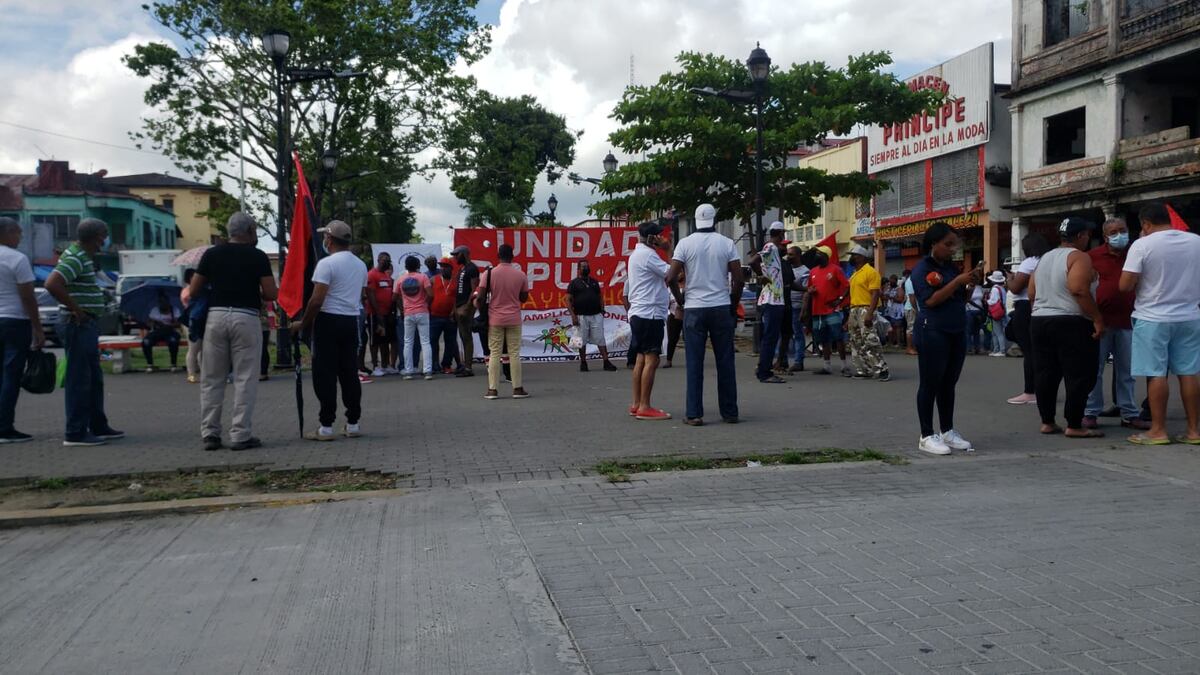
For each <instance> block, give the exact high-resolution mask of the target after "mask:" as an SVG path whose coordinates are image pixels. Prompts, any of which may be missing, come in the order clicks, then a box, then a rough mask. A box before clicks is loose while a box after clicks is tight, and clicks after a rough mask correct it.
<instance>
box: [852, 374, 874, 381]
mask: <svg viewBox="0 0 1200 675" xmlns="http://www.w3.org/2000/svg"><path fill="white" fill-rule="evenodd" d="M854 379H856V380H869V379H871V376H870V375H868V374H866V373H854Z"/></svg>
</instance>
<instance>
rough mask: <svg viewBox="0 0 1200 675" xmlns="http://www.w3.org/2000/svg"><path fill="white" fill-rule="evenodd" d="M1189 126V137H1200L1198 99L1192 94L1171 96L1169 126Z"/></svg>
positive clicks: (1199, 102)
mask: <svg viewBox="0 0 1200 675" xmlns="http://www.w3.org/2000/svg"><path fill="white" fill-rule="evenodd" d="M1176 127H1189V129H1188V131H1189V136H1190V137H1191V138H1197V137H1200V101H1198V100H1197V99H1196V98H1195V97H1192V96H1172V97H1171V128H1172V129H1174V128H1176Z"/></svg>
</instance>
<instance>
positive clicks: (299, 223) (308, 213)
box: [279, 152, 317, 318]
mask: <svg viewBox="0 0 1200 675" xmlns="http://www.w3.org/2000/svg"><path fill="white" fill-rule="evenodd" d="M292 161H293V162H295V164H296V207H295V209H293V211H292V236H291V239H290V240H289V241H288V247H287V262H286V263H285V264H284V268H283V275H282V279H281V280H280V283H279V306H280V307H282V308H283V311H284V312H287V315H288V316H290V317H293V318H295V317H296V316H298V315H299V314H300V312H302V311H303V310H304V304H305V303H306V302H307V301H308V297H309V296H310V295H311V293H312V291H311V287H312V281H311V280H312V267H313V266H314V265H316V258H315V257H314V256H313V253H312V228H313V223H315V222H316V220H317V219H316V210H315V209H314V208H313V199H312V193H311V192H309V190H308V182H307V181H305V180H304V168H303V167H302V166H300V155H299V154H297V153H295V152H293V153H292Z"/></svg>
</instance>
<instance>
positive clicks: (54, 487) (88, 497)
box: [0, 469, 400, 510]
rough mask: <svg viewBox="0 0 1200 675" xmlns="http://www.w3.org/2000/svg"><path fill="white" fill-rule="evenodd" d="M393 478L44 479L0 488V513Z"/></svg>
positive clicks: (341, 487) (233, 474) (351, 485)
mask: <svg viewBox="0 0 1200 675" xmlns="http://www.w3.org/2000/svg"><path fill="white" fill-rule="evenodd" d="M399 477H400V476H397V475H394V474H381V473H368V472H366V471H351V470H347V469H298V470H296V471H276V472H263V471H247V470H244V469H234V470H228V471H198V472H177V473H170V472H166V473H156V474H143V475H135V476H125V477H120V478H94V479H79V480H76V479H64V478H44V479H41V480H36V481H31V482H29V483H26V484H24V485H12V486H6V487H0V509H3V510H15V509H48V508H56V507H69V506H100V505H104V504H131V503H136V502H156V501H175V500H181V499H200V498H204V497H225V496H232V495H258V494H271V493H287V492H362V491H365V490H386V489H390V488H393V487H395V485H396V479H397V478H399Z"/></svg>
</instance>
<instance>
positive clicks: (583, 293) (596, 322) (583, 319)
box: [567, 260, 617, 373]
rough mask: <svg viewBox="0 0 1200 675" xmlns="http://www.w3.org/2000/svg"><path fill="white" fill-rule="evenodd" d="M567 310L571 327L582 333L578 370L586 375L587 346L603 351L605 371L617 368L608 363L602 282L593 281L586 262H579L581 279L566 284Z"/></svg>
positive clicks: (590, 267) (590, 270) (580, 334)
mask: <svg viewBox="0 0 1200 675" xmlns="http://www.w3.org/2000/svg"><path fill="white" fill-rule="evenodd" d="M567 310H568V311H569V312H571V325H572V326H575V327H576V329H578V331H579V337H580V339H581V340H582V343H581V344H580V345H579V370H581V371H583V372H585V373H586V372H587V370H588V365H587V346H588V345H589V344H592V345H596V346H597V347H599V348H600V358H602V359H604V369H605V370H616V369H617V367H616V366H614V365H613V364H612V361H609V360H608V344H607V343H606V342H605V340H604V296H603V294H602V293H601V292H600V282H599V281H596V280H595V279H593V278H592V266H591V263H589V262H588V261H586V260H581V261H580V262H579V276H577V277H575V278H574V279H572V280H571V283H570V284H568V285H567Z"/></svg>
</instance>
